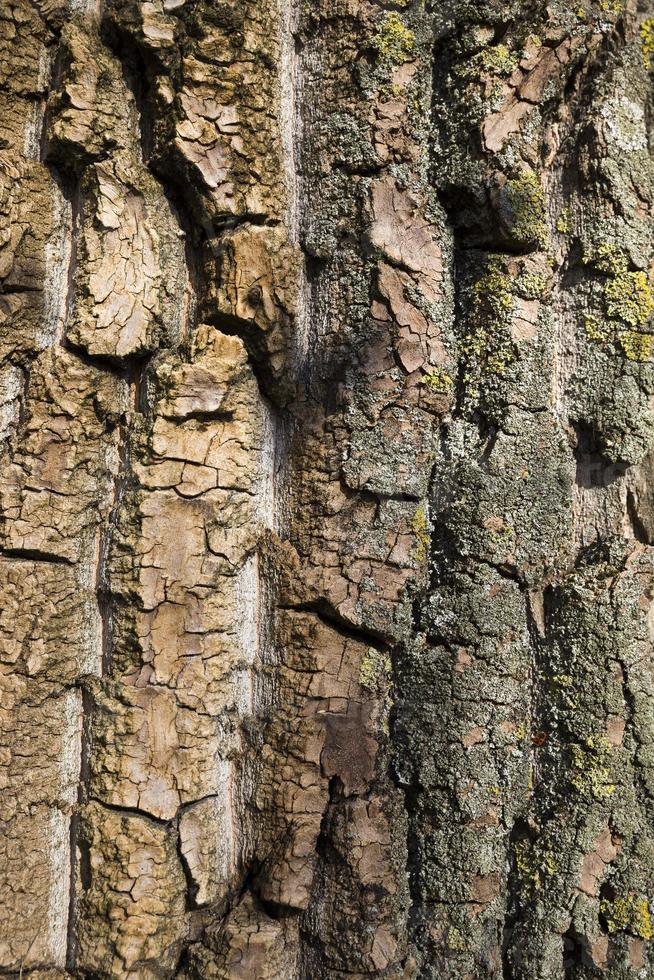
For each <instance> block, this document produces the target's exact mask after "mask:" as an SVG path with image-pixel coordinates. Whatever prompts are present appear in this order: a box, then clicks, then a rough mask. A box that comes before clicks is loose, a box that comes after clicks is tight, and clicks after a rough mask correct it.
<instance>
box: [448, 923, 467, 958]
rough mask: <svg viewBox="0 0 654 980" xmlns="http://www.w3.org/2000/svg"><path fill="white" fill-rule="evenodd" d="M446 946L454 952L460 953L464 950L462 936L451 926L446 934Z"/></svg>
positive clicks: (464, 945)
mask: <svg viewBox="0 0 654 980" xmlns="http://www.w3.org/2000/svg"><path fill="white" fill-rule="evenodd" d="M447 945H448V947H449V948H450V949H453V950H454V951H455V952H460V951H461V950H464V949H465V948H466V944H465V942H464V939H463V936H462V935H461V932H460V930H459V929H457V928H456V926H451V927H450V929H449V930H448V933H447Z"/></svg>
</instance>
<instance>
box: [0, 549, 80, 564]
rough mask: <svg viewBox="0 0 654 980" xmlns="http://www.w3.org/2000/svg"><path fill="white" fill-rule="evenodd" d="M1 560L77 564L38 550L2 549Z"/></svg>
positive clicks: (61, 556) (0, 551)
mask: <svg viewBox="0 0 654 980" xmlns="http://www.w3.org/2000/svg"><path fill="white" fill-rule="evenodd" d="M0 558H7V559H11V560H12V561H37V562H43V563H44V564H47V565H74V564H75V563H74V561H72V560H71V559H70V558H65V557H64V556H63V555H55V554H52V553H51V552H48V551H39V549H38V548H1V549H0Z"/></svg>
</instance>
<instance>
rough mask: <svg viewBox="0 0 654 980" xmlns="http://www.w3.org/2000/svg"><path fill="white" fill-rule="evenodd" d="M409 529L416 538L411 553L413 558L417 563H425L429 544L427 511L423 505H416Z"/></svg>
mask: <svg viewBox="0 0 654 980" xmlns="http://www.w3.org/2000/svg"><path fill="white" fill-rule="evenodd" d="M411 528H412V530H413V533H414V534H415V536H416V546H415V548H414V551H413V556H414V558H415V560H416V561H417V562H420V563H422V562H423V561H426V559H427V556H428V554H429V542H430V538H429V525H428V522H427V511H426V509H425V506H424V504H418V506H417V508H416V512H415V514H414V515H413V521H412V522H411Z"/></svg>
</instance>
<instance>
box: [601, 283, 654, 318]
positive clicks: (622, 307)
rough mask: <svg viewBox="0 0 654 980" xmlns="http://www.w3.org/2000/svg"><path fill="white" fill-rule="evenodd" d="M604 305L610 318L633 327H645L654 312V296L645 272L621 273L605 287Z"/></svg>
mask: <svg viewBox="0 0 654 980" xmlns="http://www.w3.org/2000/svg"><path fill="white" fill-rule="evenodd" d="M604 303H605V305H606V312H607V313H608V315H609V316H611V317H615V318H616V319H618V320H622V321H623V323H628V324H629V325H630V326H632V327H640V326H643V325H644V324H645V323H647V321H648V320H649V318H650V316H651V315H652V311H653V310H654V295H652V287H651V286H650V284H649V280H648V278H647V275H646V274H645V273H644V272H620V273H618V274H617V275H615V276H613V277H612V278H611V279H609V280H608V281H607V282H606V284H605V286H604Z"/></svg>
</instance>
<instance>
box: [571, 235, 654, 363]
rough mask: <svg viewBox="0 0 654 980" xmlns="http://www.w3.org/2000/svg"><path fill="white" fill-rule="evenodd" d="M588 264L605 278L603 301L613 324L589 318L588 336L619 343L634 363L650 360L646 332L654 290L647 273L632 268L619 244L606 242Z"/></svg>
mask: <svg viewBox="0 0 654 980" xmlns="http://www.w3.org/2000/svg"><path fill="white" fill-rule="evenodd" d="M586 261H589V262H591V263H592V264H593V265H594V266H595V267H596V268H597V269H599V271H600V272H603V273H604V274H605V275H606V277H607V278H606V280H605V282H604V287H603V301H604V310H605V313H606V316H607V317H608V318H610V321H614V322H613V323H611V322H608V323H603V322H602V321H601V320H600V319H599V318H598V317H596V316H594V315H593V316H587V317H586V318H585V320H584V327H585V330H586V333H587V335H588V337H589V338H590V339H591V340H594V341H596V342H598V343H604V342H606V341H608V340H610V339H614V340H616V341H617V342H618V343H619V345H620V348H621V349H622V353H623V354H624V356H625V357H626V358H627V359H628V360H630V361H635V362H640V363H642V362H644V361H648V360H649V359H650V357H651V354H652V334H651V333H649V332H647V331H646V330H645V327H646V326H647V324H648V323H649V322H650V320H651V318H652V314H653V313H654V290H652V286H651V283H650V281H649V278H648V276H647V274H646V273H645V272H643V271H642V270H639V271H636V272H633V271H630V269H629V259H628V256H627V254H626V253H625V252H624V251H623V250H622V249H620V248H618V246H617V245H613V244H611V243H603V244H601V245H599V246H598V248H597V249H596V250H595V251H594V252H593V253H592V254H591V255H590V256H586Z"/></svg>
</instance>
